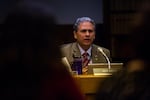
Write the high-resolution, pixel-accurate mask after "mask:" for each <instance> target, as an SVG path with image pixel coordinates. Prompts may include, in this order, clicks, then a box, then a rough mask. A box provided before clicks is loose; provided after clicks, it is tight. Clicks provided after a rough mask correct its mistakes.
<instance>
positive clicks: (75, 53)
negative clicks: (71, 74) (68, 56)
mask: <svg viewBox="0 0 150 100" xmlns="http://www.w3.org/2000/svg"><path fill="white" fill-rule="evenodd" d="M72 47H73V51H72V54H73V57H78V58H80V57H81V53H80V50H79V48H78V45H77V43H76V42H75V43H73V46H72Z"/></svg>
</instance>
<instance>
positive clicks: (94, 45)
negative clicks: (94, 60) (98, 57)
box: [93, 44, 110, 51]
mask: <svg viewBox="0 0 150 100" xmlns="http://www.w3.org/2000/svg"><path fill="white" fill-rule="evenodd" d="M93 48H95V49H97V48H102V49H103V50H104V51H110V50H109V49H108V48H105V47H102V46H99V45H97V44H93Z"/></svg>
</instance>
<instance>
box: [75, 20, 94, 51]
mask: <svg viewBox="0 0 150 100" xmlns="http://www.w3.org/2000/svg"><path fill="white" fill-rule="evenodd" d="M74 38H75V39H76V40H77V42H78V43H79V44H80V46H81V47H82V48H83V49H88V48H89V47H90V46H91V44H92V43H93V41H94V39H95V27H94V25H93V24H92V23H90V22H81V23H80V24H79V26H78V29H77V32H76V31H74Z"/></svg>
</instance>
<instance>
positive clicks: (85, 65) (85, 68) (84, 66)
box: [82, 52, 89, 74]
mask: <svg viewBox="0 0 150 100" xmlns="http://www.w3.org/2000/svg"><path fill="white" fill-rule="evenodd" d="M88 55H89V54H88V53H87V52H85V53H83V55H82V57H83V61H82V74H86V73H87V71H88V63H89V59H88Z"/></svg>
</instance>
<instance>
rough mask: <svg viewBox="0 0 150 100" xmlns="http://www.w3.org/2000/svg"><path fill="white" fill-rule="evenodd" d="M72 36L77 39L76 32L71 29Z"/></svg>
mask: <svg viewBox="0 0 150 100" xmlns="http://www.w3.org/2000/svg"><path fill="white" fill-rule="evenodd" d="M73 35H74V38H75V39H77V32H76V31H73Z"/></svg>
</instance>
